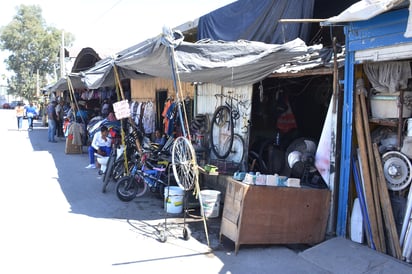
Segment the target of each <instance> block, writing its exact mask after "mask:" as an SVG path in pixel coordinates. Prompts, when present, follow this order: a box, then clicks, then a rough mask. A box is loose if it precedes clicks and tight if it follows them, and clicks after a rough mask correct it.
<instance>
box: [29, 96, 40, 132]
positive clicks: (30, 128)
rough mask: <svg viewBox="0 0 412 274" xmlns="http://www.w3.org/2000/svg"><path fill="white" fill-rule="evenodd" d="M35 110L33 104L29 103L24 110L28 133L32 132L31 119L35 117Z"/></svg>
mask: <svg viewBox="0 0 412 274" xmlns="http://www.w3.org/2000/svg"><path fill="white" fill-rule="evenodd" d="M37 115H38V113H37V109H36V107H35V106H33V103H32V102H30V103H29V106H28V107H27V108H26V116H27V122H28V124H29V131H32V130H33V119H34V118H35V117H37Z"/></svg>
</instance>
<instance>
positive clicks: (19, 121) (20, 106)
mask: <svg viewBox="0 0 412 274" xmlns="http://www.w3.org/2000/svg"><path fill="white" fill-rule="evenodd" d="M14 109H15V110H16V117H17V129H18V131H20V130H21V128H22V127H23V116H24V107H23V104H22V103H20V102H19V103H18V104H17V106H16V107H15V108H14Z"/></svg>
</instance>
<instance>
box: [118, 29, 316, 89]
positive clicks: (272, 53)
mask: <svg viewBox="0 0 412 274" xmlns="http://www.w3.org/2000/svg"><path fill="white" fill-rule="evenodd" d="M161 40H162V39H161V37H157V39H150V40H147V41H145V42H143V43H141V44H140V45H137V46H136V47H135V48H134V50H132V51H130V52H128V53H127V54H125V55H123V56H121V57H119V58H118V59H117V60H115V64H116V65H117V66H119V67H122V68H125V69H129V70H136V71H138V72H140V73H144V74H146V75H151V76H155V77H160V78H166V79H172V78H173V75H172V72H173V70H172V67H171V65H170V61H171V55H170V50H171V49H170V47H168V46H165V45H163V44H162V41H161ZM309 50H310V47H307V46H306V44H305V43H304V42H303V41H302V40H300V39H295V40H293V41H290V42H288V43H285V44H265V43H261V42H253V41H237V42H223V41H203V42H198V43H189V42H184V41H183V42H181V43H180V44H179V45H178V46H176V47H175V48H174V56H175V62H176V70H177V72H178V74H179V78H180V80H181V81H184V82H205V83H214V84H217V85H221V86H226V87H232V86H241V85H250V84H254V83H256V82H258V81H260V80H262V79H264V78H266V77H267V76H268V75H270V74H271V73H272V72H273V71H274V70H275V69H276V68H278V67H280V66H281V65H282V64H284V63H286V62H289V61H293V59H294V58H296V57H297V56H302V55H305V54H307V53H308V51H309Z"/></svg>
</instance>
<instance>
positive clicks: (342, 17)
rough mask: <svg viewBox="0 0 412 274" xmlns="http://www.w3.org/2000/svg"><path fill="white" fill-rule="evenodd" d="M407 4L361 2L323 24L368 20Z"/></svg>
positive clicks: (392, 0) (386, 0) (384, 0)
mask: <svg viewBox="0 0 412 274" xmlns="http://www.w3.org/2000/svg"><path fill="white" fill-rule="evenodd" d="M408 2H409V1H405V0H362V1H359V2H356V3H355V4H353V5H352V6H350V7H349V8H347V9H346V10H344V11H343V12H341V13H340V14H339V15H337V16H333V17H331V18H329V19H327V20H326V21H325V22H324V23H323V24H333V23H341V22H353V21H363V20H368V19H370V18H373V17H375V16H377V15H379V14H381V13H384V12H386V11H389V10H391V9H394V8H399V7H403V6H406V5H407V3H408Z"/></svg>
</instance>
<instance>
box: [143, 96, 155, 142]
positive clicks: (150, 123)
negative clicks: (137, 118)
mask: <svg viewBox="0 0 412 274" xmlns="http://www.w3.org/2000/svg"><path fill="white" fill-rule="evenodd" d="M142 124H143V129H144V133H145V134H149V135H150V134H152V133H154V131H155V127H156V108H155V105H154V104H153V102H151V101H148V102H146V104H145V107H144V112H143V116H142Z"/></svg>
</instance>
